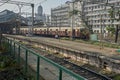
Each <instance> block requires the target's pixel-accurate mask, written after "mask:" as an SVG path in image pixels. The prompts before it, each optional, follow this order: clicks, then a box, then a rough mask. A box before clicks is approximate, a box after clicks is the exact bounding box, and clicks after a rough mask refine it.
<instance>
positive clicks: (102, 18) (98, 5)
mask: <svg viewBox="0 0 120 80" xmlns="http://www.w3.org/2000/svg"><path fill="white" fill-rule="evenodd" d="M83 2H84V9H83V12H84V14H85V15H84V18H85V19H86V21H87V23H88V26H89V27H92V29H93V32H94V33H104V34H105V33H107V30H106V27H107V26H111V24H113V26H114V27H115V26H117V25H119V24H120V22H118V21H116V20H114V21H112V20H111V18H110V15H109V14H110V13H109V10H110V8H111V6H113V7H114V8H115V9H114V10H120V0H84V1H83ZM107 2H108V4H106V3H107ZM116 17H118V15H116Z"/></svg>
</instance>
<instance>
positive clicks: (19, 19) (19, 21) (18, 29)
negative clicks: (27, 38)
mask: <svg viewBox="0 0 120 80" xmlns="http://www.w3.org/2000/svg"><path fill="white" fill-rule="evenodd" d="M17 6H18V8H19V14H18V25H17V27H16V34H20V27H21V23H22V21H21V9H22V7H23V5H20V4H17Z"/></svg>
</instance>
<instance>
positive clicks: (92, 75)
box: [7, 35, 118, 80]
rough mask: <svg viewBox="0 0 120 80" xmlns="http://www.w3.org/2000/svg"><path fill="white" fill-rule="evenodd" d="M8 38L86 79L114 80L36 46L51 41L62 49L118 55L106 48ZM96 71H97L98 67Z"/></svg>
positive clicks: (41, 39) (69, 58) (35, 38)
mask: <svg viewBox="0 0 120 80" xmlns="http://www.w3.org/2000/svg"><path fill="white" fill-rule="evenodd" d="M7 37H8V38H11V39H14V40H17V41H19V42H22V43H24V45H25V46H27V47H28V48H30V49H32V50H34V51H36V52H37V53H40V55H43V56H45V57H47V58H48V59H50V60H52V61H54V62H56V63H58V64H60V65H62V66H64V67H66V68H68V69H70V70H72V71H73V72H75V73H77V74H79V75H81V76H83V77H85V78H86V79H88V80H112V79H111V78H109V77H106V76H104V75H102V74H99V73H98V72H96V70H92V69H91V68H89V67H87V66H84V64H83V63H80V62H79V61H78V62H77V61H75V62H74V60H73V59H72V58H71V57H66V56H64V55H61V54H59V52H54V53H53V52H52V51H48V50H44V49H42V48H40V47H39V46H36V44H35V43H37V42H42V43H47V44H48V41H49V42H50V43H49V44H53V45H57V46H59V47H61V45H62V47H63V46H65V47H68V48H69V49H74V48H76V50H78V49H79V48H80V50H83V51H85V50H86V49H85V47H86V48H87V51H91V52H92V51H93V50H95V51H96V53H97V52H98V54H102V55H103V54H104V53H106V52H107V53H108V52H109V53H110V54H109V55H108V54H106V55H105V56H109V57H111V56H113V55H115V54H117V53H114V52H113V51H112V52H111V48H104V49H106V50H105V51H101V50H96V49H99V46H97V47H95V48H94V46H93V45H89V46H87V45H86V44H83V43H80V44H81V45H80V44H79V46H82V48H81V47H78V45H76V44H78V43H76V42H73V43H74V45H73V43H72V44H70V43H69V41H65V40H60V41H59V40H57V39H51V38H43V37H40V38H38V37H33V39H32V38H30V37H23V36H19V37H18V36H17V37H16V36H10V35H9V36H7ZM65 42H66V44H69V46H68V45H66V44H65ZM37 44H38V43H37ZM60 44H61V45H60ZM38 45H39V44H38ZM75 45H76V47H75ZM72 46H73V47H74V48H73V47H72ZM70 47H71V48H70ZM77 47H78V48H77ZM101 52H102V53H101ZM116 60H118V59H116ZM95 69H97V67H96V68H95Z"/></svg>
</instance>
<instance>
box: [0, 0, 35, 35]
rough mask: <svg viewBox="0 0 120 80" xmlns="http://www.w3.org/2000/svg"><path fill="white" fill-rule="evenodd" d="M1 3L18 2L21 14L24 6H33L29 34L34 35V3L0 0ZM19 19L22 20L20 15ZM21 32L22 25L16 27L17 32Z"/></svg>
mask: <svg viewBox="0 0 120 80" xmlns="http://www.w3.org/2000/svg"><path fill="white" fill-rule="evenodd" d="M0 3H7V4H16V5H17V6H18V8H19V15H21V9H22V7H23V6H31V7H32V27H29V35H32V33H33V24H34V4H33V3H26V2H21V1H11V0H0ZM19 20H20V21H21V17H19ZM19 32H20V25H19V26H18V27H17V28H16V33H17V34H19Z"/></svg>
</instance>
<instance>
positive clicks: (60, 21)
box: [51, 1, 82, 27]
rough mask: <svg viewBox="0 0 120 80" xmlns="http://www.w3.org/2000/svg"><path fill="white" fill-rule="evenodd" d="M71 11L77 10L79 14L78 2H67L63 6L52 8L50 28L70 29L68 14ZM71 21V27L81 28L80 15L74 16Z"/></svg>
mask: <svg viewBox="0 0 120 80" xmlns="http://www.w3.org/2000/svg"><path fill="white" fill-rule="evenodd" d="M73 10H77V11H79V12H81V10H82V5H81V4H80V1H77V2H74V3H73V2H70V1H67V2H66V3H65V4H63V5H60V6H58V7H56V8H52V9H51V24H52V26H56V27H58V26H61V27H65V26H67V27H70V26H71V24H72V22H71V15H70V13H71V12H72V11H73ZM72 20H73V26H78V27H79V26H81V15H80V14H77V15H74V16H73V18H72Z"/></svg>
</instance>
